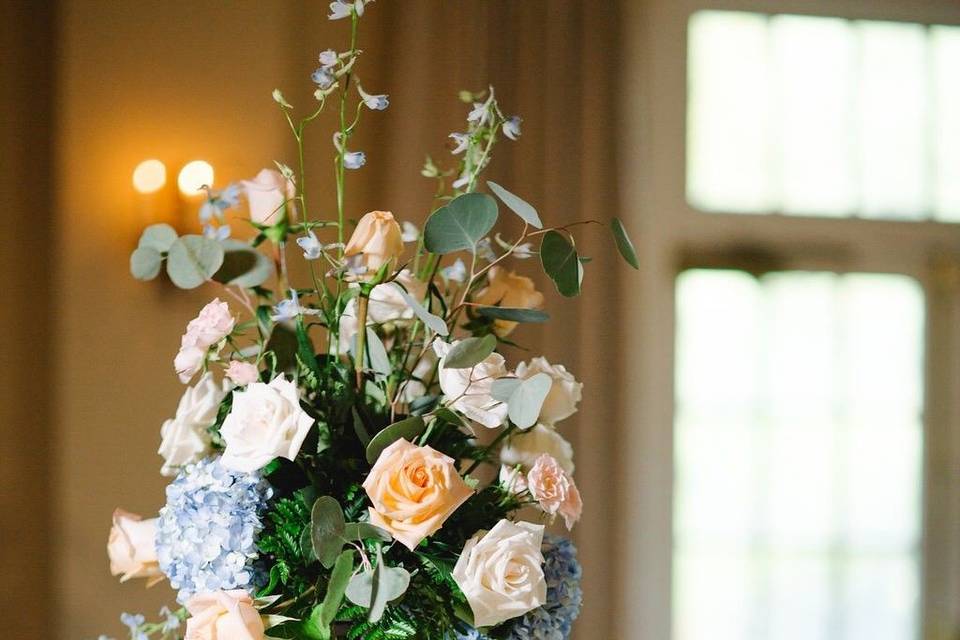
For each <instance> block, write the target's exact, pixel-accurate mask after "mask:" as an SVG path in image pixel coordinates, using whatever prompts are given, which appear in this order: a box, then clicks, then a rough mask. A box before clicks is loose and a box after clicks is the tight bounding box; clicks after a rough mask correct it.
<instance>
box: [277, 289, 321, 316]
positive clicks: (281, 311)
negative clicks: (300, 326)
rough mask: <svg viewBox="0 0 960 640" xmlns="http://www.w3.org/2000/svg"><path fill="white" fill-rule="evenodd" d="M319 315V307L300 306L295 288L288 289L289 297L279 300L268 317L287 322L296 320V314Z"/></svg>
mask: <svg viewBox="0 0 960 640" xmlns="http://www.w3.org/2000/svg"><path fill="white" fill-rule="evenodd" d="M316 315H320V310H319V309H311V308H309V307H301V306H300V297H299V296H298V295H297V290H296V289H290V297H289V298H286V299H285V300H281V301H280V302H279V303H278V304H277V306H275V307H274V308H273V315H271V316H270V319H271V320H273V321H274V322H289V321H291V320H296V319H297V317H298V316H316Z"/></svg>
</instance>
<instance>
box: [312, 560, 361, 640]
mask: <svg viewBox="0 0 960 640" xmlns="http://www.w3.org/2000/svg"><path fill="white" fill-rule="evenodd" d="M352 574H353V549H347V550H346V551H344V552H343V553H341V554H339V555H338V556H337V559H336V561H335V562H334V563H333V571H331V572H330V581H329V582H328V583H327V593H326V595H324V596H323V602H321V603H320V604H318V605H317V606H315V607H314V608H313V611H311V612H310V622H311V623H313V624H314V625H316V629H317V631H319V632H320V637H321V638H323V639H324V640H326V639H328V638H331V637H332V635H333V634H332V632H331V630H330V625H331V624H332V623H333V621H334V619H335V618H336V617H337V610H339V609H340V604H341V603H342V602H343V596H344V595H345V594H346V591H347V587H348V586H349V584H350V579H351V578H350V576H351V575H352Z"/></svg>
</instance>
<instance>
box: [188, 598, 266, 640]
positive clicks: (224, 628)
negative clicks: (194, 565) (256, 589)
mask: <svg viewBox="0 0 960 640" xmlns="http://www.w3.org/2000/svg"><path fill="white" fill-rule="evenodd" d="M187 611H189V612H190V617H189V618H187V632H186V638H185V640H262V638H263V637H264V625H263V620H262V619H261V618H260V613H259V612H258V611H257V610H256V609H255V608H254V606H253V598H251V597H250V594H249V593H247V592H246V591H244V590H242V589H235V590H233V591H214V592H213V593H198V594H197V595H195V596H193V597H192V598H190V600H189V601H187Z"/></svg>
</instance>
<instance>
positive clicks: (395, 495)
mask: <svg viewBox="0 0 960 640" xmlns="http://www.w3.org/2000/svg"><path fill="white" fill-rule="evenodd" d="M363 488H364V489H365V490H366V492H367V495H368V496H369V497H370V501H371V502H372V503H373V506H372V507H371V508H370V523H371V524H374V525H376V526H378V527H380V528H381V529H385V530H387V531H389V532H390V534H391V535H392V536H393V537H394V538H396V539H397V540H398V541H399V542H400V543H401V544H403V546H405V547H407V548H408V549H410V550H411V551H412V550H413V549H415V548H416V546H417V545H418V544H420V541H421V540H423V539H424V538H426V537H427V536H429V535H431V534H433V533H435V532H436V531H437V530H438V529H440V527H441V526H443V523H444V521H445V520H446V519H447V518H448V517H449V516H450V514H451V513H453V512H454V511H456V510H457V508H458V507H459V506H460V505H462V504H463V503H464V502H466V500H467V498H469V497H470V496H471V495H473V490H472V489H471V488H470V487H469V486H467V484H466V483H465V482H464V481H463V478H461V477H460V474H459V473H457V469H456V467H455V466H454V461H453V458H451V457H449V456H445V455H444V454H442V453H440V452H439V451H436V450H435V449H432V448H430V447H418V446H416V445H414V444H411V443H409V442H407V441H406V440H404V439H402V438H401V439H400V440H397V441H396V442H394V443H393V444H391V445H390V446H389V447H387V448H386V449H384V450H383V451H382V452H381V453H380V457H379V458H377V462H376V464H374V465H373V469H371V470H370V475H368V476H367V479H366V480H365V481H364V483H363Z"/></svg>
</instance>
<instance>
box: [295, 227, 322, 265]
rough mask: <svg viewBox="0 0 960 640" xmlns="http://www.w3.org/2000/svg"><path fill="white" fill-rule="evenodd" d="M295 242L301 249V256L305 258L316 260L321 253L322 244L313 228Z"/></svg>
mask: <svg viewBox="0 0 960 640" xmlns="http://www.w3.org/2000/svg"><path fill="white" fill-rule="evenodd" d="M297 244H298V245H300V248H301V249H303V257H304V258H306V259H307V260H316V259H317V258H319V257H320V255H321V254H322V253H323V245H322V244H320V241H319V240H318V239H317V234H315V233H314V232H313V230H310V231H307V235H306V236H305V237H303V238H297Z"/></svg>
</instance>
